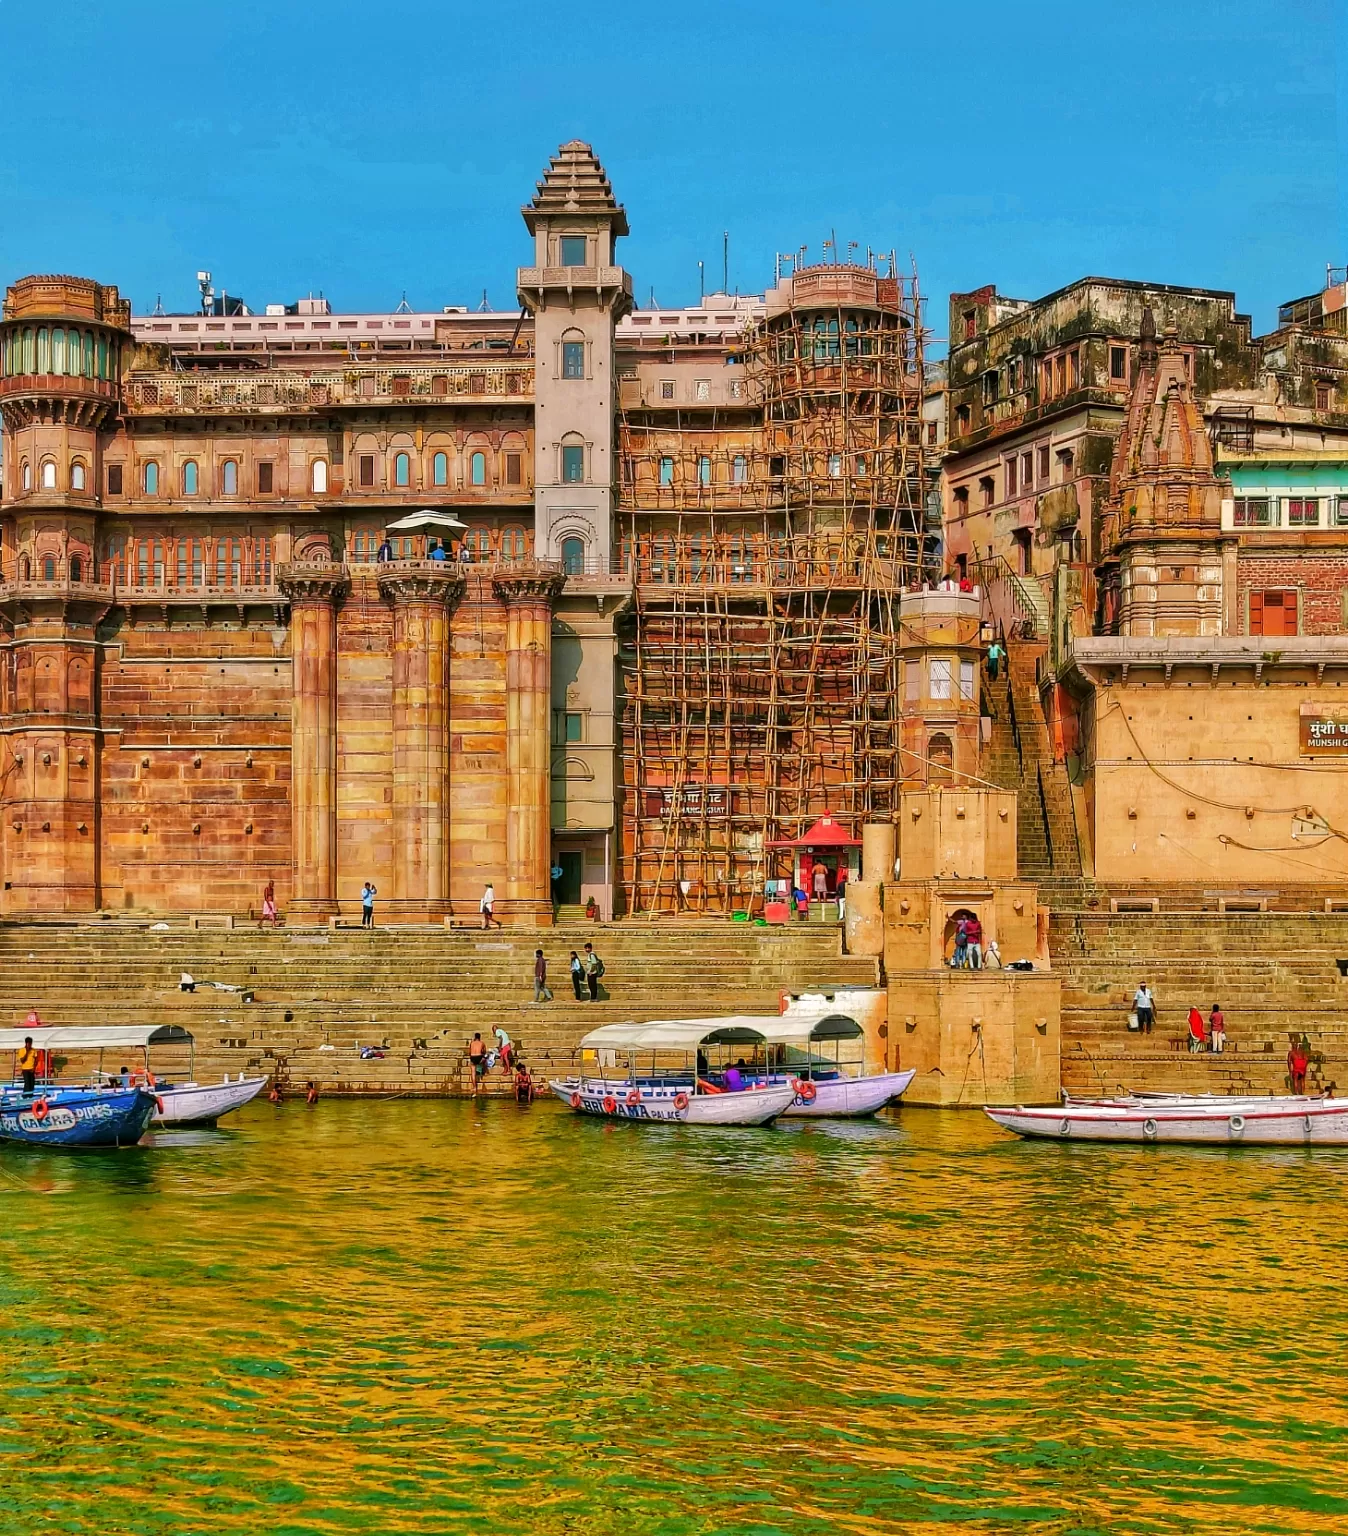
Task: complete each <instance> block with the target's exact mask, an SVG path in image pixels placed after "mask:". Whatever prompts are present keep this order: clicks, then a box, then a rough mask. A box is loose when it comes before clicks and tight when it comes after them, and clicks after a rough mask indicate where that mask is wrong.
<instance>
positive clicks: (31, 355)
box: [19, 325, 37, 373]
mask: <svg viewBox="0 0 1348 1536" xmlns="http://www.w3.org/2000/svg"><path fill="white" fill-rule="evenodd" d="M36 367H37V353H36V351H35V349H34V346H33V328H32V326H31V325H29V326H25V327H24V331H23V366H22V367H21V368H20V369H19V372H20V373H32V372H34V371H35V369H36Z"/></svg>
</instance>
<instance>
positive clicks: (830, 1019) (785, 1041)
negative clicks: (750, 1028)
mask: <svg viewBox="0 0 1348 1536" xmlns="http://www.w3.org/2000/svg"><path fill="white" fill-rule="evenodd" d="M765 1022H770V1024H771V1028H769V1030H768V1031H767V1038H768V1044H769V1045H799V1046H803V1045H811V1044H814V1043H815V1042H817V1041H820V1040H860V1039H861V1037H862V1036H863V1035H864V1034H865V1033H866V1031H865V1030H864V1029H862V1027H861V1025H860V1024H858V1023H857V1021H856V1020H855V1019H854V1018H852V1016H851V1015H850V1014H846V1013H826V1014H823V1015H822V1016H821V1015H820V1014H817V1013H815V1014H810V1013H784V1014H783V1015H782V1016H781V1018H779V1019H772V1020H770V1021H765Z"/></svg>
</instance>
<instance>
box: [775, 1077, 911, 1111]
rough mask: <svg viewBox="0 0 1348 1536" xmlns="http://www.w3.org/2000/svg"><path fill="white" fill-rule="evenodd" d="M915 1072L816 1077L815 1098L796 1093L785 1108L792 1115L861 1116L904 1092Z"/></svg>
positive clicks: (876, 1109)
mask: <svg viewBox="0 0 1348 1536" xmlns="http://www.w3.org/2000/svg"><path fill="white" fill-rule="evenodd" d="M915 1076H916V1073H915V1072H912V1071H908V1072H877V1073H876V1074H875V1075H874V1076H873V1077H826V1078H819V1079H816V1080H815V1082H814V1084H813V1086H814V1098H813V1100H810V1101H807V1100H806V1099H805V1098H803V1097H802V1096H801V1094H800V1093H794V1094H793V1097H792V1100H791V1102H790V1103H789V1104H788V1105H787V1106H786V1108H785V1109H784V1110H783V1111H782V1113H783V1115H784V1116H787V1117H788V1118H791V1119H815V1120H818V1119H845V1120H854V1119H860V1118H861V1117H862V1116H863V1115H873V1114H876V1113H877V1112H878V1111H879V1110H882V1109H883V1108H884V1107H885V1105H886V1104H892V1103H893V1102H894V1100H895V1099H897V1098H899V1097H901V1096H902V1094H903V1092H904V1090H905V1089H906V1088H907V1087H908V1084H909V1083H911V1082H912V1080H913V1078H914V1077H915Z"/></svg>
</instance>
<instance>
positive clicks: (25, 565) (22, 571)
mask: <svg viewBox="0 0 1348 1536" xmlns="http://www.w3.org/2000/svg"><path fill="white" fill-rule="evenodd" d="M32 579H33V562H32V561H31V560H30V559H29V558H28V556H27V555H21V556H20V557H19V580H20V581H31V580H32Z"/></svg>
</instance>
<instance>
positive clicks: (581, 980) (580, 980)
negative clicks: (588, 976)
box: [571, 949, 585, 1003]
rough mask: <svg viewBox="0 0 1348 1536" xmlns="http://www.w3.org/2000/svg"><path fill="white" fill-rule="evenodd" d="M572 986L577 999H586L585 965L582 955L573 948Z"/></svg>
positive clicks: (580, 1001) (582, 1000)
mask: <svg viewBox="0 0 1348 1536" xmlns="http://www.w3.org/2000/svg"><path fill="white" fill-rule="evenodd" d="M571 988H572V991H574V992H575V994H576V1001H577V1002H578V1003H583V1002H584V1001H585V966H584V963H583V962H582V960H581V958H580V956H579V955H578V954H577V953H576V952H575V950H574V949H573V950H572V951H571Z"/></svg>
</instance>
